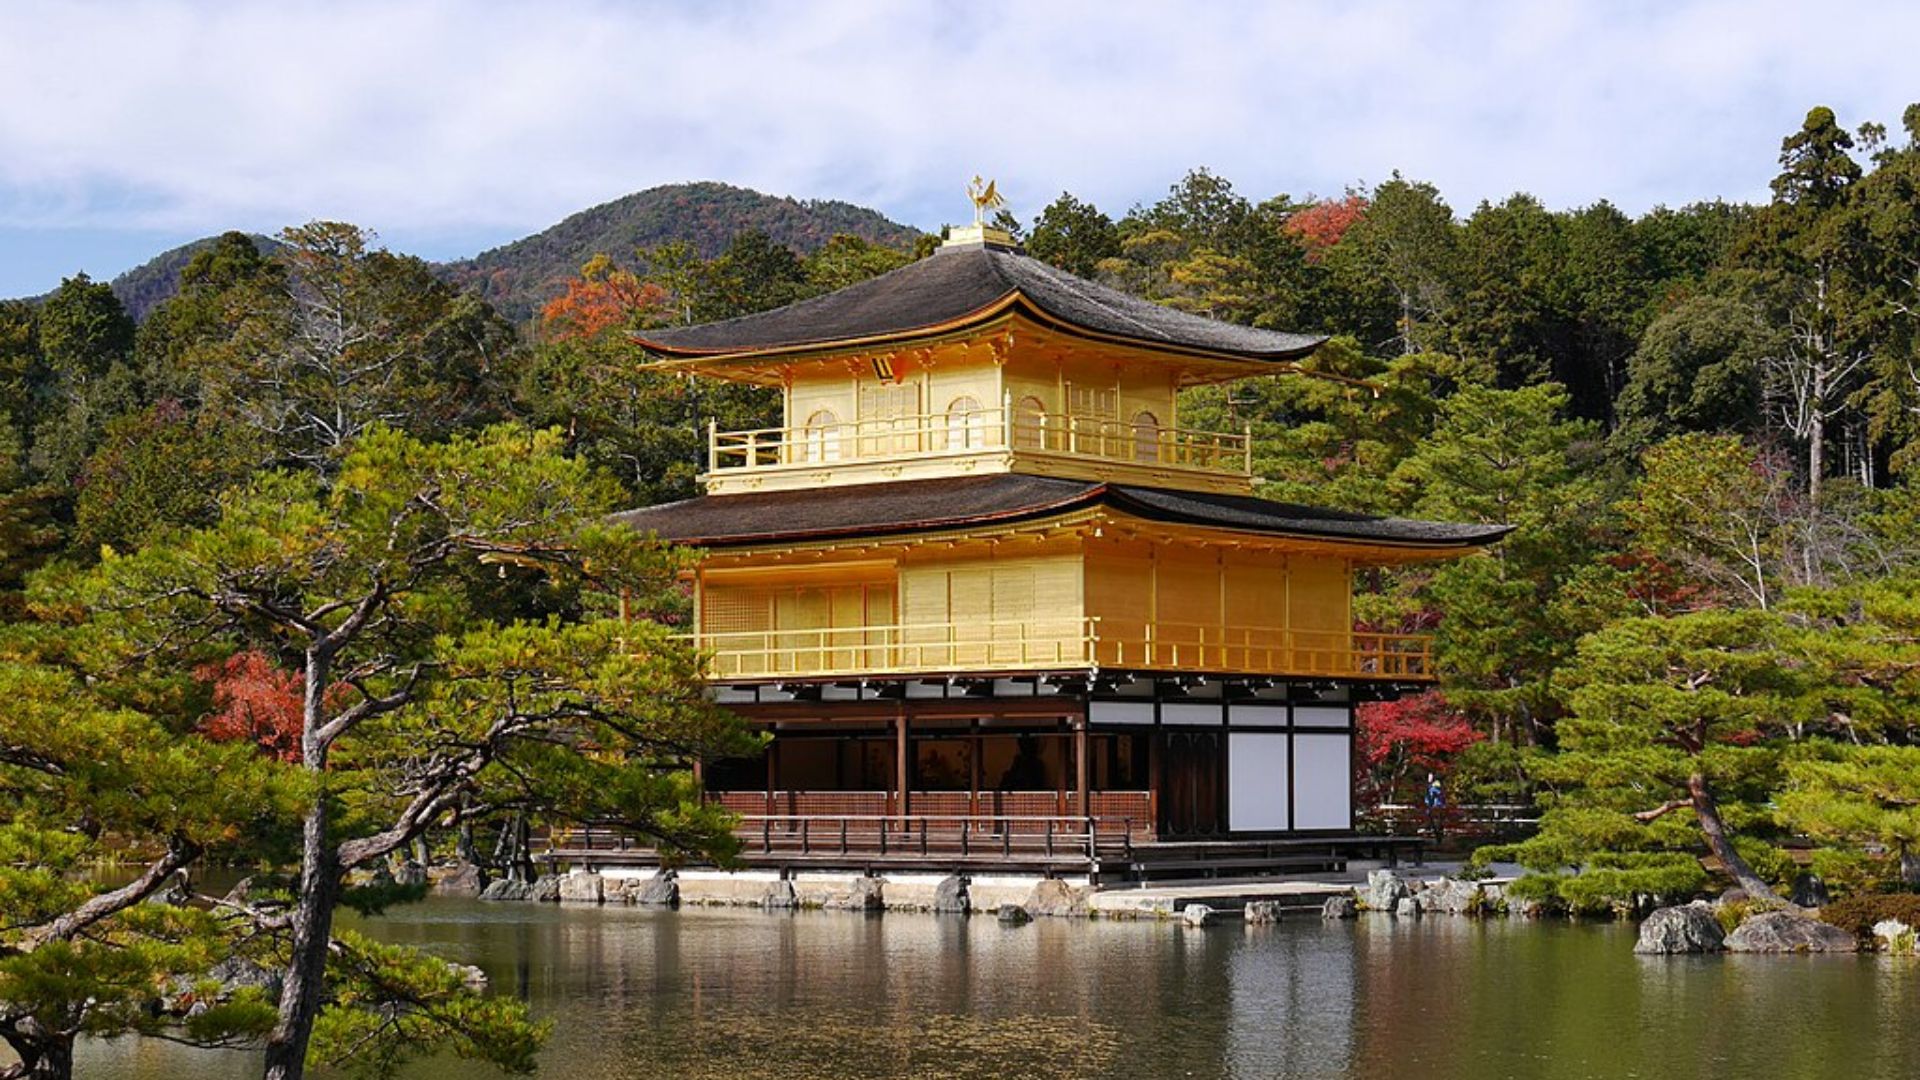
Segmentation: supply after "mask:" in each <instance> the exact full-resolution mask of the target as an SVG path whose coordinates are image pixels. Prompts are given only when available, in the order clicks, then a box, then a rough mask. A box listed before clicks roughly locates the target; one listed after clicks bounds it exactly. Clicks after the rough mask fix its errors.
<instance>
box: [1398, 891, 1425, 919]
mask: <svg viewBox="0 0 1920 1080" xmlns="http://www.w3.org/2000/svg"><path fill="white" fill-rule="evenodd" d="M1393 915H1394V918H1396V919H1417V918H1419V917H1420V901H1418V900H1416V899H1414V898H1413V897H1411V896H1403V897H1401V898H1400V902H1399V903H1397V904H1395V905H1393Z"/></svg>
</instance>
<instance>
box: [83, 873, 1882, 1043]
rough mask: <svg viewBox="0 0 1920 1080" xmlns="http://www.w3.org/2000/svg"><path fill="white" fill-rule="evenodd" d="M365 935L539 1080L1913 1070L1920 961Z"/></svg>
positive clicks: (1377, 937) (568, 919) (1205, 939)
mask: <svg viewBox="0 0 1920 1080" xmlns="http://www.w3.org/2000/svg"><path fill="white" fill-rule="evenodd" d="M362 925H363V927H364V928H365V929H368V930H369V931H371V932H373V933H374V934H376V935H377V936H379V937H381V938H384V939H387V940H391V941H403V942H408V943H412V944H416V945H420V946H424V947H426V948H429V949H431V950H433V951H434V952H436V953H438V954H439V955H442V956H445V957H447V958H449V959H453V960H458V961H461V962H463V963H473V964H478V965H480V966H481V967H482V968H484V969H485V970H486V971H487V973H488V975H489V976H490V977H491V978H492V980H493V986H494V988H495V990H496V991H497V992H502V993H512V994H520V995H524V996H525V997H526V998H527V999H529V1000H530V1001H531V1002H532V1003H533V1005H534V1007H535V1008H536V1009H537V1010H538V1011H539V1013H540V1014H541V1015H544V1016H548V1017H551V1018H552V1019H553V1020H554V1021H555V1028H554V1034H553V1039H552V1042H551V1044H550V1045H549V1046H548V1048H547V1049H546V1051H545V1052H544V1053H543V1055H542V1058H541V1064H542V1069H541V1075H543V1076H553V1077H563V1078H566V1080H625V1078H629V1077H631V1078H636V1080H637V1078H642V1077H646V1078H652V1077H690V1078H707V1077H712V1078H720V1077H728V1078H760V1077H766V1078H773V1077H779V1078H781V1080H795V1078H809V1077H856V1078H898V1077H927V1078H934V1077H1082V1076H1084V1077H1094V1076H1127V1077H1162V1076H1164V1077H1234V1078H1247V1077H1369V1078H1395V1077H1416V1078H1420V1077H1449V1078H1451V1077H1474V1078H1479V1077H1515V1078H1524V1077H1552V1078H1556V1080H1559V1078H1586V1077H1593V1078H1603V1077H1606V1078H1611V1077H1660V1078H1667V1080H1678V1078H1688V1077H1703V1078H1704V1077H1766V1078H1768V1080H1780V1078H1787V1077H1833V1076H1842V1075H1844V1076H1847V1077H1913V1076H1920V1037H1916V1026H1920V965H1916V964H1915V963H1914V962H1912V961H1908V960H1895V959H1889V958H1884V957H1804V956H1802V957H1706V958H1674V959H1664V958H1648V957H1637V956H1635V955H1633V954H1632V952H1631V947H1632V943H1633V935H1632V928H1631V927H1626V926H1617V925H1598V924H1584V925H1569V924H1566V923H1561V922H1523V921H1517V920H1514V921H1508V920H1490V921H1485V922H1476V921H1469V920H1464V919H1451V918H1428V919H1426V920H1410V921H1406V922H1399V921H1395V920H1390V919H1385V918H1369V919H1362V920H1360V921H1358V922H1345V923H1322V922H1320V921H1319V920H1318V919H1317V918H1313V917H1311V916H1301V917H1299V918H1298V920H1297V921H1292V922H1283V923H1281V924H1280V925H1278V926H1270V927H1246V926H1241V925H1239V924H1237V923H1229V924H1225V925H1222V926H1216V927H1209V928H1207V929H1205V930H1199V929H1188V928H1185V927H1181V926H1176V925H1171V924H1160V923H1124V922H1101V921H1092V922H1085V921H1062V920H1042V921H1040V922H1037V923H1034V924H1031V925H1027V926H1013V927H1009V926H1002V925H1001V924H1000V923H998V922H997V921H996V920H994V919H992V918H979V917H976V918H973V919H971V920H965V919H958V918H938V917H934V916H926V915H907V914H891V915H885V916H878V917H866V916H860V915H849V914H842V913H825V912H801V913H795V914H767V913H762V912H760V911H757V910H711V909H694V910H688V911H682V912H668V911H654V910H648V909H638V908H626V907H609V908H565V909H562V908H558V907H556V906H554V905H531V904H501V905H493V904H481V903H479V902H477V901H469V900H454V899H438V898H436V899H433V900H429V901H427V902H425V903H422V904H418V905H414V906H411V907H408V908H405V909H399V910H395V911H393V912H390V913H388V914H387V915H386V916H383V917H381V918H378V919H372V920H366V921H365V922H364V923H363V924H362ZM257 1069H258V1065H257V1061H256V1059H255V1058H254V1057H252V1056H251V1055H244V1054H237V1053H231V1052H227V1053H214V1052H206V1051H194V1050H188V1049H184V1048H181V1047H177V1046H173V1045H171V1044H166V1043H160V1042H154V1041H144V1040H131V1039H128V1040H117V1041H114V1042H107V1043H94V1044H91V1045H89V1046H87V1047H85V1048H84V1052H83V1054H82V1056H81V1061H80V1070H79V1075H80V1076H82V1077H90V1078H92V1077H98V1078H107V1080H159V1078H162V1077H166V1078H174V1077H182V1076H192V1077H208V1078H216V1080H219V1078H226V1077H233V1078H236V1080H238V1078H244V1077H250V1076H254V1075H257ZM484 1072H485V1070H480V1069H477V1068H474V1067H472V1066H466V1065H463V1064H461V1063H458V1062H445V1063H441V1062H435V1063H428V1064H425V1065H422V1066H420V1067H417V1068H415V1069H413V1070H412V1071H411V1072H410V1073H409V1075H410V1076H417V1077H420V1078H423V1080H439V1078H452V1077H467V1076H474V1075H479V1074H482V1073H484Z"/></svg>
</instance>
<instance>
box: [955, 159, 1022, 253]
mask: <svg viewBox="0 0 1920 1080" xmlns="http://www.w3.org/2000/svg"><path fill="white" fill-rule="evenodd" d="M967 198H968V200H969V201H971V202H972V203H973V224H971V225H959V226H955V227H952V228H949V229H948V230H947V242H946V243H945V244H942V245H941V246H942V247H965V246H967V245H970V244H991V245H993V246H995V247H1008V248H1010V247H1013V246H1014V239H1013V234H1012V233H1010V232H1008V231H1007V230H1005V229H1003V228H1000V227H999V226H997V225H993V224H991V223H989V222H988V221H987V213H988V212H989V211H992V210H998V209H1000V208H1001V207H1003V206H1005V205H1007V200H1006V197H1005V196H1003V195H1001V194H1000V185H999V183H998V182H996V181H993V180H983V179H981V178H980V176H979V174H977V173H976V174H974V177H973V183H971V184H968V185H967Z"/></svg>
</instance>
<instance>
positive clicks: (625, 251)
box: [439, 182, 919, 319]
mask: <svg viewBox="0 0 1920 1080" xmlns="http://www.w3.org/2000/svg"><path fill="white" fill-rule="evenodd" d="M743 232H759V233H764V234H765V235H766V236H767V237H768V238H770V239H771V240H773V241H774V242H775V243H777V244H780V245H781V246H783V247H788V248H792V249H793V250H795V251H798V252H800V253H801V254H806V253H808V252H812V251H814V250H816V249H818V248H819V247H820V246H821V245H823V244H825V243H826V242H827V241H828V240H830V239H832V238H833V237H835V236H839V235H847V236H856V237H859V238H860V239H862V240H867V241H870V242H872V243H876V244H881V245H884V246H887V247H893V248H901V249H907V250H911V249H912V247H913V245H914V241H915V240H916V239H917V238H918V237H919V232H918V231H917V230H915V229H912V228H909V227H907V226H905V225H901V224H898V223H896V222H893V221H889V220H887V218H886V217H884V216H882V215H881V214H880V213H878V212H877V211H874V210H869V209H867V208H865V207H861V206H854V205H853V204H851V203H844V202H837V201H833V200H822V199H807V200H800V199H791V198H786V197H783V196H776V195H763V194H761V193H760V192H757V191H749V190H747V189H746V188H739V187H734V186H732V185H730V184H718V183H711V182H707V183H696V184H669V185H666V186H663V187H656V188H648V189H647V190H645V191H641V192H636V193H634V194H632V195H628V196H626V197H624V198H620V199H615V200H614V201H612V202H610V203H603V204H601V205H599V206H596V207H593V208H592V209H589V210H582V211H581V212H579V213H577V214H574V215H573V216H572V217H569V218H567V219H566V220H565V221H562V222H560V223H559V224H558V225H555V226H553V227H552V228H550V229H546V230H544V231H542V232H538V233H535V234H533V235H532V236H529V237H526V238H525V239H522V240H516V241H514V242H513V243H511V244H507V245H505V246H503V247H497V248H494V249H493V250H491V251H485V252H482V253H480V254H479V255H476V256H474V257H473V258H471V259H462V260H459V261H457V262H450V263H447V264H445V265H444V266H442V267H441V268H440V271H439V272H440V273H442V274H443V275H444V276H445V277H446V278H447V280H449V281H452V282H454V283H455V284H457V285H459V286H460V287H461V288H463V289H470V290H472V291H474V292H475V293H477V294H478V295H479V296H481V297H482V298H483V299H485V300H486V301H487V302H488V303H491V304H493V305H494V306H495V307H496V308H498V309H499V310H500V311H501V312H502V313H504V314H506V315H507V316H508V317H510V318H513V319H524V318H526V317H527V316H529V315H531V314H533V312H534V311H536V310H537V309H538V308H539V307H540V305H542V304H544V303H546V302H547V301H548V300H551V299H553V298H554V297H555V296H558V295H559V294H560V292H561V291H562V290H563V289H564V288H565V286H566V282H567V279H569V278H571V277H573V276H574V275H575V274H576V273H578V272H579V270H580V266H581V264H582V263H584V262H586V261H587V259H589V258H591V257H592V256H593V255H594V254H595V253H599V252H606V253H613V254H616V255H618V256H619V257H621V258H622V259H623V260H624V259H625V258H626V257H627V256H630V255H631V254H632V253H633V252H635V251H637V250H641V249H649V248H656V247H659V246H661V245H663V244H669V243H675V242H678V243H684V244H686V245H688V246H689V247H691V248H692V249H693V250H694V251H695V252H696V253H697V254H699V255H700V256H701V257H703V258H712V257H713V256H715V255H718V254H720V251H721V249H723V248H725V247H726V246H727V244H728V242H729V241H731V240H732V239H733V238H734V236H736V235H738V234H740V233H743Z"/></svg>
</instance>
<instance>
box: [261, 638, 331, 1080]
mask: <svg viewBox="0 0 1920 1080" xmlns="http://www.w3.org/2000/svg"><path fill="white" fill-rule="evenodd" d="M331 661H332V657H331V656H330V655H328V654H327V653H326V652H323V651H322V650H320V649H317V648H316V649H309V650H308V651H307V664H306V675H307V683H306V687H305V700H304V701H303V703H302V704H303V710H304V717H303V719H304V724H303V734H302V737H301V743H300V751H301V764H302V765H303V766H304V767H305V768H306V769H307V770H308V771H309V772H313V773H319V774H323V773H325V772H326V769H327V750H328V749H329V748H328V746H327V744H326V743H324V742H322V741H321V739H320V737H319V731H320V728H321V726H322V725H323V723H324V722H325V719H326V715H327V713H326V692H327V684H328V682H329V681H330V679H331V678H332V674H333V671H332V667H333V665H332V663H331ZM327 800H328V795H327V791H326V787H325V785H324V784H322V785H321V786H320V789H319V790H318V791H316V792H315V793H314V797H313V805H312V806H310V807H308V808H307V816H306V820H305V821H303V822H302V823H301V829H300V886H299V892H298V900H297V902H296V903H295V905H294V909H293V922H292V928H293V954H292V956H291V958H290V959H289V961H288V964H287V973H286V982H285V983H284V984H283V985H282V986H281V989H280V1017H279V1020H278V1021H277V1022H276V1023H275V1024H274V1026H273V1033H272V1034H270V1035H269V1036H267V1060H266V1071H265V1073H264V1076H265V1080H300V1078H301V1077H303V1076H305V1075H306V1071H307V1044H308V1043H309V1042H311V1041H312V1040H313V1024H314V1021H315V1020H316V1019H318V1018H319V1016H320V1004H321V1000H322V998H323V995H324V994H325V992H326V976H327V952H328V948H329V946H331V945H332V944H333V908H334V905H335V903H337V902H338V900H339V898H340V878H341V873H340V865H339V858H338V853H337V852H335V851H334V849H333V843H332V836H331V835H330V834H331V832H332V830H331V829H330V828H329V820H328V818H329V815H328V805H327Z"/></svg>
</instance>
